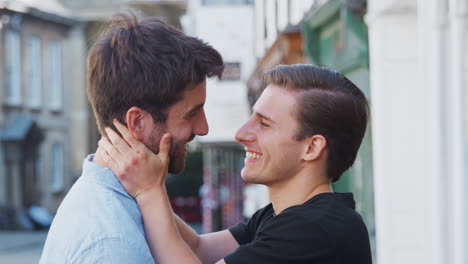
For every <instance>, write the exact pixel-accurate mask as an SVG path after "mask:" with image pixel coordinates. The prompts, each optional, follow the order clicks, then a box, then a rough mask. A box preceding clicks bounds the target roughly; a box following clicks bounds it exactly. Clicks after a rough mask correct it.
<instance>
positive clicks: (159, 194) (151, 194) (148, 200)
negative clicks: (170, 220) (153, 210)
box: [135, 185, 167, 207]
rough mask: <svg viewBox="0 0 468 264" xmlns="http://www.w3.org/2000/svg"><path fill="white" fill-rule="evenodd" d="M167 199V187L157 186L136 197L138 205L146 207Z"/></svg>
mask: <svg viewBox="0 0 468 264" xmlns="http://www.w3.org/2000/svg"><path fill="white" fill-rule="evenodd" d="M166 197H167V192H166V186H164V185H162V186H156V187H153V188H151V189H148V190H145V191H142V192H141V193H138V194H137V195H136V196H135V200H136V201H137V203H138V205H139V206H140V207H141V206H145V205H146V204H152V203H153V202H154V201H158V200H162V199H164V198H166Z"/></svg>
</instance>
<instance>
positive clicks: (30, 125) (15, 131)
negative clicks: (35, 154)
mask: <svg viewBox="0 0 468 264" xmlns="http://www.w3.org/2000/svg"><path fill="white" fill-rule="evenodd" d="M43 137H44V135H43V132H42V130H41V129H40V128H39V126H38V125H37V123H36V121H35V118H34V117H33V116H31V115H25V114H20V115H14V116H12V117H11V118H10V119H9V120H8V122H7V123H6V125H5V127H3V128H2V129H0V141H5V142H21V141H26V140H28V141H32V142H36V143H37V142H40V141H42V139H43Z"/></svg>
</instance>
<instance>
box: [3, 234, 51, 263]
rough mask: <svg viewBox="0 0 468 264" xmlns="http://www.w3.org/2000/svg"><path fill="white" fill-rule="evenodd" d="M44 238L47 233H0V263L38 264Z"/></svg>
mask: <svg viewBox="0 0 468 264" xmlns="http://www.w3.org/2000/svg"><path fill="white" fill-rule="evenodd" d="M46 236H47V231H40V232H4V231H0V263H8V264H23V263H24V264H29V263H38V262H39V258H40V256H41V253H42V247H43V246H44V242H45V239H46Z"/></svg>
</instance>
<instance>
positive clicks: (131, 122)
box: [125, 106, 153, 141]
mask: <svg viewBox="0 0 468 264" xmlns="http://www.w3.org/2000/svg"><path fill="white" fill-rule="evenodd" d="M125 122H126V123H127V127H128V130H129V131H130V133H131V134H132V136H133V137H134V138H136V139H138V140H140V141H142V140H143V139H144V138H145V133H147V131H148V129H147V127H150V126H151V125H152V122H153V118H152V117H151V114H150V113H148V112H147V111H145V110H143V109H141V108H139V107H136V106H132V107H131V108H130V109H128V111H127V113H126V114H125Z"/></svg>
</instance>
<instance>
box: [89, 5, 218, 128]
mask: <svg viewBox="0 0 468 264" xmlns="http://www.w3.org/2000/svg"><path fill="white" fill-rule="evenodd" d="M222 71H223V60H222V58H221V55H220V54H219V53H218V52H217V51H216V50H215V49H213V48H212V47H211V46H210V45H208V44H206V43H204V42H202V41H201V40H200V39H197V38H194V37H190V36H187V35H185V34H183V33H181V32H180V31H178V30H177V29H175V28H173V27H171V26H169V25H167V24H166V23H164V22H162V21H161V20H159V19H156V18H145V19H143V20H141V22H139V21H138V19H137V18H136V17H135V15H134V14H133V13H128V14H127V13H119V14H116V15H114V17H113V20H112V21H111V23H110V24H109V25H108V27H107V29H106V30H105V31H104V32H103V33H102V34H101V36H100V37H99V39H98V41H97V42H96V43H95V44H94V45H93V46H92V47H91V49H90V51H89V54H88V83H87V91H88V99H89V101H90V103H91V105H92V107H93V110H94V114H95V116H96V120H97V124H98V127H99V130H100V131H101V133H103V128H104V126H111V127H113V125H112V120H113V119H114V118H116V119H118V120H119V121H121V122H123V119H124V116H125V113H126V112H127V111H128V109H129V108H131V107H132V106H137V107H140V108H142V109H144V110H145V111H148V112H149V113H150V114H151V115H152V117H153V118H154V119H155V121H158V122H165V120H166V118H167V108H168V107H170V106H171V105H173V104H175V103H176V102H177V101H178V100H180V99H181V96H182V94H183V92H184V91H185V90H186V89H188V88H189V87H192V86H191V85H190V84H198V83H200V82H202V81H204V80H205V78H206V77H213V76H218V77H221V74H222Z"/></svg>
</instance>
